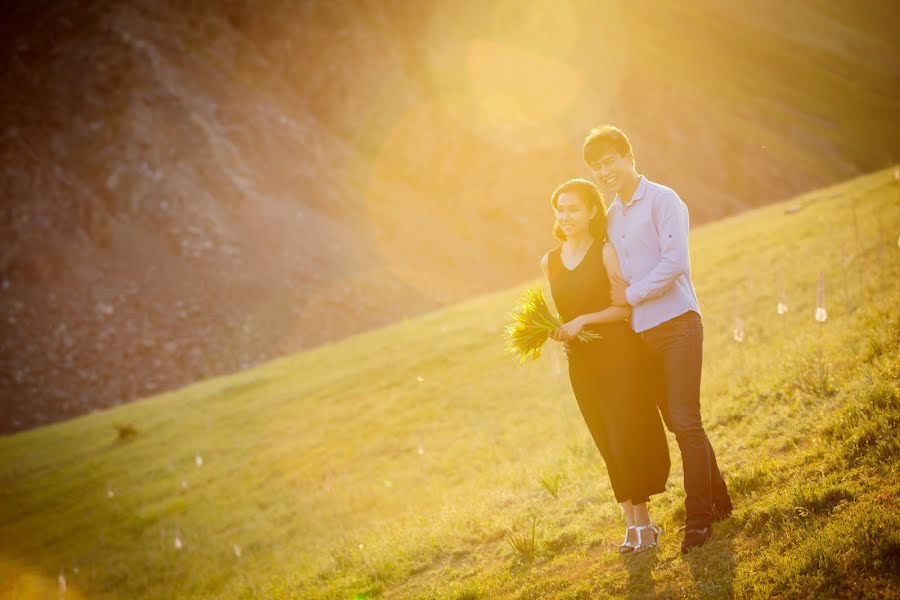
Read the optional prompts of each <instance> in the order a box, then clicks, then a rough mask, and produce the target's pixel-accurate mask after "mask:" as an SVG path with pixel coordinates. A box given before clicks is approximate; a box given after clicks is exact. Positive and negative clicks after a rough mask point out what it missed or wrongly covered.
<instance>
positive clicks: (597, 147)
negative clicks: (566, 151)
mask: <svg viewBox="0 0 900 600" xmlns="http://www.w3.org/2000/svg"><path fill="white" fill-rule="evenodd" d="M609 151H614V152H617V153H618V154H619V155H620V156H628V155H631V157H632V160H634V152H632V150H631V142H629V141H628V136H626V135H625V132H624V131H622V130H621V129H619V128H618V127H615V126H613V125H601V126H600V127H594V128H593V129H591V132H590V133H589V134H588V136H587V137H586V138H585V140H584V146H583V147H582V156H583V157H584V162H585V163H586V164H587V165H590V164H591V163H593V162H594V161H595V160H597V159H598V158H600V157H601V156H602V155H604V154H606V153H607V152H609Z"/></svg>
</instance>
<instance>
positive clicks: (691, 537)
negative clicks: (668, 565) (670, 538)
mask: <svg viewBox="0 0 900 600" xmlns="http://www.w3.org/2000/svg"><path fill="white" fill-rule="evenodd" d="M710 536H712V527H710V526H709V525H707V526H706V527H704V528H703V529H685V530H684V540H682V542H681V553H682V554H687V553H688V552H690V551H691V550H693V549H694V548H696V547H697V546H702V545H703V544H705V543H706V540H708V539H709V538H710Z"/></svg>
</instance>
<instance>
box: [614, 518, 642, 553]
mask: <svg viewBox="0 0 900 600" xmlns="http://www.w3.org/2000/svg"><path fill="white" fill-rule="evenodd" d="M634 529H637V528H636V527H635V526H634V525H628V526H626V527H625V541H623V542H622V544H621V545H620V546H619V554H631V553H632V552H634V549H635V548H636V547H637V544H635V543H634V542H630V541H628V534H629V533H631V531H632V530H634ZM638 540H640V537H638Z"/></svg>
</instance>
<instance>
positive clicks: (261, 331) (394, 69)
mask: <svg viewBox="0 0 900 600" xmlns="http://www.w3.org/2000/svg"><path fill="white" fill-rule="evenodd" d="M7 4H8V6H7V7H6V10H5V14H4V19H3V21H2V23H0V65H2V69H0V80H2V84H3V98H4V102H3V104H2V107H0V139H2V144H0V184H2V185H0V199H2V204H0V227H2V229H3V236H2V246H0V318H2V323H3V332H2V342H0V343H2V350H0V365H2V368H0V431H12V430H17V429H22V428H25V427H29V426H33V425H36V424H40V423H46V422H50V421H54V420H58V419H62V418H66V417H69V416H73V415H77V414H82V413H85V412H89V411H91V410H93V409H97V408H102V407H106V406H110V405H114V404H118V403H121V402H124V401H128V400H131V399H134V398H137V397H140V396H145V395H149V394H153V393H156V392H159V391H162V390H164V389H169V388H173V387H176V386H180V385H183V384H186V383H189V382H191V381H195V380H197V379H200V378H204V377H209V376H212V375H216V374H222V373H227V372H231V371H235V370H238V369H242V368H247V367H249V366H251V365H254V364H257V363H259V362H261V361H264V360H266V359H269V358H272V357H275V356H278V355H282V354H284V353H287V352H289V351H295V350H298V349H302V348H307V347H311V346H316V345H320V344H322V343H325V342H328V341H331V340H335V339H339V338H342V337H345V336H347V335H350V334H353V333H355V332H359V331H363V330H366V329H370V328H372V327H377V326H380V325H384V324H387V323H390V322H393V321H396V320H398V319H402V318H404V316H407V315H413V314H417V313H421V312H423V311H427V310H431V309H433V308H435V307H438V306H441V305H444V304H447V303H451V302H455V301H458V300H460V299H463V298H466V297H470V296H472V295H474V294H478V293H482V292H485V291H489V290H493V289H498V288H501V287H505V286H508V285H510V284H513V283H515V282H517V281H521V280H522V279H524V278H528V277H532V276H533V275H534V274H535V273H536V272H537V259H538V257H539V256H540V254H541V253H542V252H543V250H545V249H546V248H547V247H549V246H550V245H552V244H553V243H554V241H553V239H552V237H551V236H550V225H551V219H552V214H551V213H550V211H549V206H548V202H547V199H548V194H549V192H550V190H552V188H553V187H554V186H555V185H556V184H558V183H559V182H561V181H563V180H564V179H567V178H569V177H572V176H581V175H584V174H585V173H584V171H583V168H582V166H581V164H580V158H579V146H580V142H581V139H582V138H583V136H584V133H585V132H586V131H587V130H588V129H589V128H590V127H591V126H592V125H594V124H595V123H598V122H602V121H612V122H615V123H617V124H619V125H620V126H622V127H623V128H625V129H626V130H627V131H629V132H630V133H631V135H632V137H633V142H634V143H635V146H636V154H637V159H638V161H639V166H640V168H641V170H642V171H643V172H645V173H646V174H647V175H649V176H650V177H653V178H657V179H660V180H663V181H665V182H667V183H668V184H670V185H672V186H673V187H675V188H676V189H677V190H678V191H679V192H680V193H681V194H682V196H683V197H684V198H685V200H686V201H687V202H688V203H689V205H690V206H691V210H692V215H693V218H694V220H695V222H701V221H706V220H711V219H715V218H718V217H721V216H723V215H727V214H731V213H734V212H736V211H740V210H743V209H745V208H748V207H751V206H755V205H759V204H763V203H767V202H770V201H774V200H778V199H783V198H785V197H788V196H790V195H792V194H794V193H797V192H799V191H803V190H806V189H810V188H812V187H815V186H819V185H823V184H826V183H830V182H833V181H836V180H839V179H844V178H846V177H849V176H851V175H853V174H856V173H859V172H864V171H869V170H872V169H875V168H878V167H881V166H883V165H885V164H889V163H891V162H894V161H896V158H897V156H898V155H900V141H898V140H900V108H898V103H897V102H896V99H897V98H898V97H900V94H898V92H900V43H898V42H897V36H896V35H895V32H894V31H893V28H894V26H895V23H896V22H897V16H898V14H897V13H898V10H897V9H895V8H892V7H891V5H890V3H882V2H874V1H873V2H849V1H847V2H836V3H829V5H828V6H827V7H824V6H823V5H822V3H816V2H812V1H803V2H794V3H777V2H762V1H757V2H752V3H749V4H747V3H745V4H742V5H741V6H740V8H738V7H737V6H736V5H734V4H733V3H730V2H725V1H721V0H719V1H712V0H695V1H692V2H676V1H671V2H669V1H660V2H654V3H626V2H606V3H597V2H587V1H573V2H569V3H556V2H547V3H534V4H529V5H528V6H527V7H523V6H522V5H521V4H520V3H513V2H496V3H493V4H491V5H485V4H484V3H480V2H436V3H375V2H368V1H363V0H353V1H349V0H348V1H344V2H333V1H328V2H326V1H318V2H314V1H311V2H291V1H288V0H271V1H267V2H254V3H251V2H248V1H246V0H232V1H229V2H211V1H208V0H195V1H192V2H174V1H171V0H168V1H166V0H156V1H154V0H120V1H115V0H97V1H95V2H91V3H83V2H82V3H79V2H75V1H59V2H50V1H47V0H44V1H41V2H24V1H22V0H19V1H18V2H10V3H7Z"/></svg>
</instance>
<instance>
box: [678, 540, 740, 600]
mask: <svg viewBox="0 0 900 600" xmlns="http://www.w3.org/2000/svg"><path fill="white" fill-rule="evenodd" d="M716 529H718V531H716ZM737 532H738V529H736V528H735V527H734V526H733V525H731V524H729V523H727V522H723V523H721V524H717V525H714V526H713V537H712V538H711V539H710V540H709V541H708V542H707V543H706V544H704V545H703V546H702V547H700V548H696V549H694V550H692V551H691V552H689V553H688V554H686V555H684V562H685V563H687V566H688V568H689V569H690V572H691V578H692V579H693V580H694V591H695V592H696V596H697V597H700V598H733V597H734V578H735V573H736V565H735V559H734V536H735V535H736V534H737Z"/></svg>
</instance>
